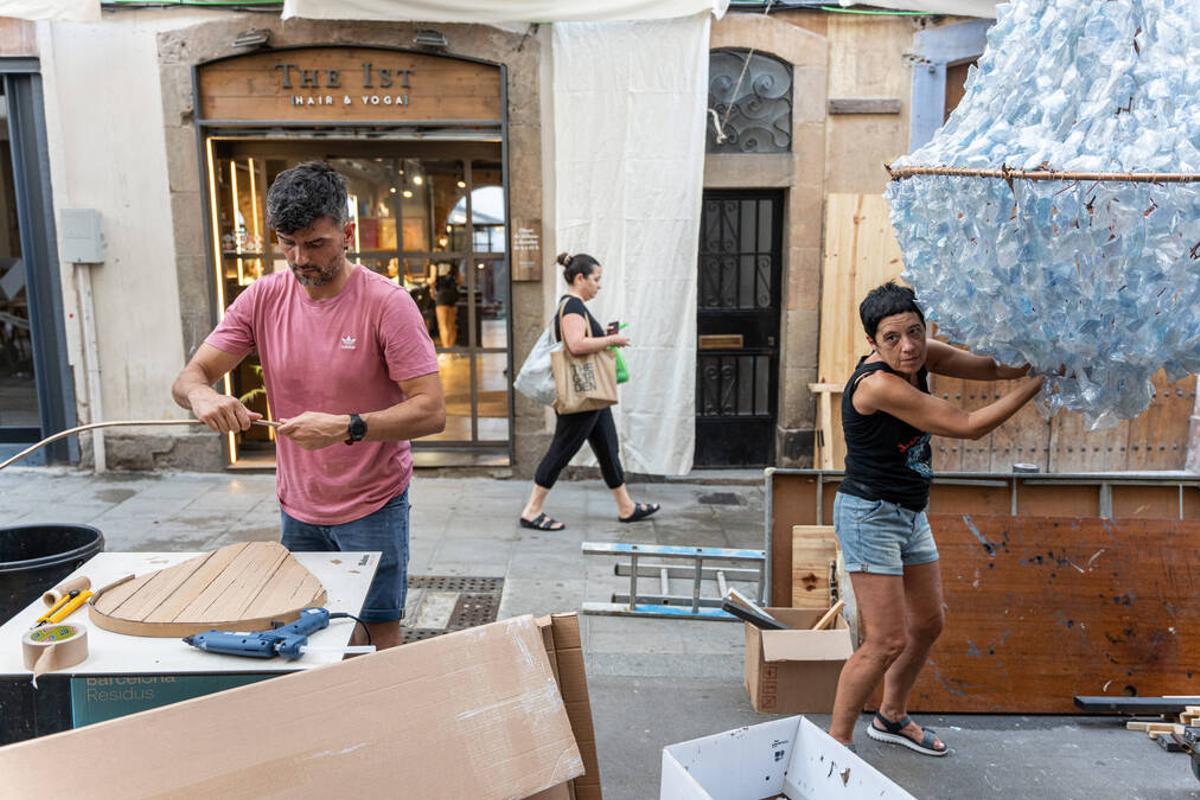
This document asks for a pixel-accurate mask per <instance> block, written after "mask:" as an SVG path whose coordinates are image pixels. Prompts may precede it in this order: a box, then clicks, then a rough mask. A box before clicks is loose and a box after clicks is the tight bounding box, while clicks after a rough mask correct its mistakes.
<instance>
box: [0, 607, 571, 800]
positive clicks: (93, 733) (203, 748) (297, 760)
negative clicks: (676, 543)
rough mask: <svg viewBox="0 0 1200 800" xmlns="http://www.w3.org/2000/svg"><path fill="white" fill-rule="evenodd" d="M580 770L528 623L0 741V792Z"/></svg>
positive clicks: (228, 788)
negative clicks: (122, 755) (131, 757)
mask: <svg viewBox="0 0 1200 800" xmlns="http://www.w3.org/2000/svg"><path fill="white" fill-rule="evenodd" d="M116 753H129V754H136V755H135V757H136V762H137V768H136V769H131V768H130V762H129V761H128V760H127V759H125V758H117V757H112V754H116ZM63 764H78V765H85V766H84V767H81V768H79V769H63V768H62V765H63ZM582 773H583V761H582V759H581V757H580V754H579V749H578V747H577V746H576V744H575V739H574V737H573V735H572V733H571V725H570V722H569V720H568V718H567V712H566V709H565V708H564V706H563V701H562V699H561V697H560V696H559V691H558V687H557V686H556V685H555V682H554V676H553V674H552V672H551V667H550V662H549V660H548V658H547V656H546V651H545V650H544V649H543V647H542V634H541V633H540V632H539V631H538V629H537V627H536V626H535V625H534V622H533V618H532V617H528V616H525V617H517V618H515V619H507V620H502V621H500V622H494V623H492V624H490V625H483V626H480V627H478V628H471V629H469V630H465V631H460V632H458V633H451V634H447V635H445V636H438V637H436V638H434V639H429V640H427V641H423V642H417V643H415V644H408V645H404V646H403V647H394V648H392V649H390V650H384V651H382V652H379V653H374V654H372V655H366V656H361V657H359V658H353V659H349V660H347V661H342V662H339V663H337V664H331V665H329V666H326V667H320V668H318V669H312V670H306V671H303V672H297V673H294V674H292V675H286V676H283V677H279V678H272V679H270V680H266V681H262V682H260V683H254V684H251V685H249V686H243V687H241V688H239V689H231V690H229V691H225V692H219V693H217V694H210V695H205V696H203V697H197V698H194V699H192V700H185V701H183V702H180V703H174V704H172V705H168V706H163V707H161V708H156V709H154V710H152V711H144V712H142V713H140V714H133V715H130V716H127V717H120V718H118V719H114V720H110V721H108V722H101V723H97V724H95V725H89V726H87V727H85V728H78V729H76V730H72V731H67V732H65V733H58V734H53V735H50V736H44V737H41V738H39V739H31V740H29V741H26V742H19V743H17V744H13V745H9V746H7V747H3V748H0V775H3V776H4V779H3V781H0V798H34V797H46V798H50V797H56V798H57V797H72V798H85V797H86V798H88V800H150V798H163V797H168V796H171V797H220V798H222V799H223V800H257V799H258V798H263V797H302V798H318V797H369V796H381V795H388V794H391V795H395V794H396V793H397V791H400V793H401V794H403V795H404V796H405V797H420V798H425V797H456V798H457V797H470V798H472V800H509V799H510V798H515V797H527V796H529V795H531V794H534V793H536V792H539V791H542V790H544V789H547V788H549V787H551V786H556V785H558V784H561V783H563V782H565V781H568V780H570V779H572V778H575V777H578V776H579V775H581V774H582ZM397 787H402V789H401V790H398V789H397Z"/></svg>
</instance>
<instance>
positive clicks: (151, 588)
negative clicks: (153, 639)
mask: <svg viewBox="0 0 1200 800" xmlns="http://www.w3.org/2000/svg"><path fill="white" fill-rule="evenodd" d="M205 560H207V556H204V557H202V558H199V559H192V560H190V561H185V562H183V563H182V564H176V565H175V566H173V567H169V568H167V569H164V570H160V571H158V572H155V573H152V574H151V575H150V576H148V577H147V579H146V580H145V581H144V582H139V581H138V579H137V578H134V581H133V582H138V583H139V588H138V589H137V590H136V591H135V592H134V593H133V594H132V595H131V596H130V597H129V599H128V600H126V601H125V602H124V603H122V604H121V605H120V606H119V607H118V608H117V609H116V610H115V613H116V614H118V615H120V616H121V617H123V618H125V619H130V620H136V621H139V622H140V621H144V620H145V619H146V618H147V617H148V616H149V615H150V614H151V613H153V612H154V610H155V609H156V608H158V606H159V604H160V603H162V602H163V601H165V600H166V599H167V598H169V597H170V596H171V595H172V594H173V593H174V592H175V590H176V589H178V588H179V587H180V586H181V585H183V584H184V583H185V582H186V581H187V579H188V578H189V577H191V575H192V573H193V572H195V571H196V570H198V569H200V568H201V567H202V566H203V565H204V561H205ZM101 608H102V607H101Z"/></svg>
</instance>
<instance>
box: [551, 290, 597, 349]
mask: <svg viewBox="0 0 1200 800" xmlns="http://www.w3.org/2000/svg"><path fill="white" fill-rule="evenodd" d="M569 302H571V295H567V296H566V297H564V298H563V301H562V302H561V303H559V304H558V340H559V341H560V342H562V341H565V340H566V336H565V334H564V333H563V324H562V323H563V312H564V311H566V310H567V303H569ZM580 302H583V301H582V300H581V301H580ZM583 313H584V315H585V316H584V318H583V338H585V339H586V338H588V337H589V336H591V335H592V330H591V328H592V326H591V322H590V320H588V314H589V312H588V310H587V306H584V307H583Z"/></svg>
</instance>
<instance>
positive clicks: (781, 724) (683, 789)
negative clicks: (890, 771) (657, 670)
mask: <svg viewBox="0 0 1200 800" xmlns="http://www.w3.org/2000/svg"><path fill="white" fill-rule="evenodd" d="M781 795H782V796H783V797H786V798H788V800H860V798H862V799H863V800H865V798H871V800H916V798H914V797H913V796H912V795H911V794H909V793H908V792H906V791H904V790H903V789H901V788H900V787H899V786H897V785H896V784H895V783H893V782H892V781H891V780H889V779H888V778H887V776H886V775H884V774H883V773H882V772H880V771H879V770H877V769H875V768H874V767H872V766H871V765H870V764H868V763H867V762H866V761H863V760H862V759H861V758H859V757H858V756H857V755H855V754H854V753H851V752H850V751H849V750H848V749H846V748H845V747H844V746H843V745H842V744H840V743H839V742H838V741H837V740H835V739H834V738H833V737H831V736H830V735H829V734H827V733H825V731H823V730H821V729H820V728H818V727H817V726H816V725H814V724H813V723H811V722H809V721H808V720H807V719H806V718H805V717H785V718H784V719H777V720H773V721H771V722H764V723H762V724H761V725H752V726H750V727H747V728H737V729H735V730H732V731H725V732H724V733H718V734H715V735H713V736H705V737H704V738H702V739H693V740H692V741H690V742H681V743H680V744H673V745H670V746H668V747H664V748H663V760H662V784H661V787H660V791H659V798H660V800H764V798H775V797H779V796H781Z"/></svg>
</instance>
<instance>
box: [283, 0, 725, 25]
mask: <svg viewBox="0 0 1200 800" xmlns="http://www.w3.org/2000/svg"><path fill="white" fill-rule="evenodd" d="M728 6H729V0H654V1H653V2H648V1H647V0H588V2H586V3H585V2H580V0H284V3H283V18H284V19H289V18H291V17H307V18H308V19H359V20H412V21H415V22H484V23H499V22H604V21H615V20H647V19H673V18H675V17H688V16H692V15H694V14H698V13H700V12H707V13H711V14H716V15H717V16H718V17H720V16H721V15H722V14H724V13H725V9H726V8H727V7H728Z"/></svg>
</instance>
